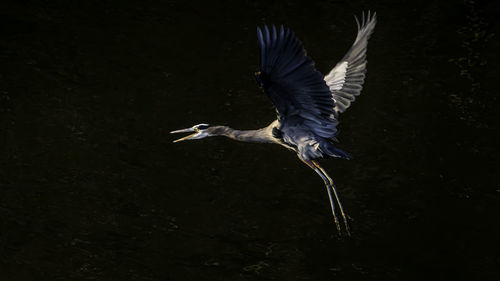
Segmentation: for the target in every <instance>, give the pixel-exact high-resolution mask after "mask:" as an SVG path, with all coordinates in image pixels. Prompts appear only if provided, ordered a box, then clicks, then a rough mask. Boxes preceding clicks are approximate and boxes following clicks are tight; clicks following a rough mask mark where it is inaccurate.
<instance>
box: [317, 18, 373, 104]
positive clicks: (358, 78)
mask: <svg viewBox="0 0 500 281" xmlns="http://www.w3.org/2000/svg"><path fill="white" fill-rule="evenodd" d="M355 19H356V24H357V26H358V35H357V36H356V40H355V41H354V44H353V45H352V46H351V49H350V50H349V51H348V52H347V54H346V55H345V56H344V58H342V60H340V62H338V63H337V65H336V66H335V67H334V68H333V69H332V70H331V71H330V73H328V75H326V76H325V78H324V79H325V81H326V84H327V85H328V87H329V88H330V91H331V94H332V96H333V99H334V100H335V111H336V113H342V112H344V111H345V110H346V109H347V108H348V107H349V106H350V105H351V103H352V102H353V101H354V100H355V99H356V97H357V96H359V94H360V93H361V90H362V89H363V86H362V85H363V83H364V82H365V73H366V64H367V60H366V49H367V46H368V39H370V36H371V34H372V33H373V30H374V29H375V25H376V24H377V16H376V13H373V15H372V16H371V15H370V12H368V15H367V16H366V18H365V14H364V13H363V14H362V16H361V24H360V22H359V20H358V18H357V17H355Z"/></svg>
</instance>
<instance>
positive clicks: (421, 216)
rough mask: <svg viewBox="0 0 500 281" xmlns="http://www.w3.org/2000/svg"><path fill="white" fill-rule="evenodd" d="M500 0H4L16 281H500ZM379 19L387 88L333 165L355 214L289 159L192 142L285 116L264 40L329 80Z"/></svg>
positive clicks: (360, 114) (222, 143) (369, 86)
mask: <svg viewBox="0 0 500 281" xmlns="http://www.w3.org/2000/svg"><path fill="white" fill-rule="evenodd" d="M494 3H495V1H473V0H465V1H399V0H388V1H291V0H286V1H271V0H269V1H250V0H247V1H199V2H198V1H174V0H165V1H137V2H135V1H8V2H4V3H2V4H0V28H1V33H0V37H1V38H0V65H1V68H0V116H1V117H0V153H1V154H0V161H1V162H0V228H1V229H0V262H1V264H0V279H1V280H6V281H7V280H23V281H28V280H173V281H174V280H232V281H233V280H498V278H499V271H500V257H499V250H500V249H499V248H500V247H499V244H500V243H499V239H498V237H499V234H500V233H499V225H500V223H499V219H498V214H499V209H500V204H499V203H500V200H499V198H500V187H499V184H498V183H499V178H498V174H497V172H498V155H499V154H498V141H497V138H496V136H495V134H496V133H498V131H499V120H500V118H499V114H498V106H499V102H498V67H497V65H498V64H499V60H498V55H497V54H498V49H499V44H498V34H496V33H497V32H498V21H496V22H495V21H494V20H493V19H494V17H495V16H497V15H498V14H499V12H500V11H499V10H500V9H499V8H498V5H495V4H494ZM368 9H371V10H372V11H377V14H378V20H379V21H378V25H377V27H376V30H375V33H374V35H373V36H372V39H371V40H370V44H369V48H368V60H369V64H368V76H367V80H366V83H365V87H364V90H363V92H362V95H361V96H360V98H359V99H358V100H357V101H356V102H355V104H354V105H353V106H352V107H351V108H350V109H349V110H348V112H346V113H345V114H343V115H342V116H341V125H340V134H339V139H340V144H339V145H338V146H339V147H340V148H342V149H343V150H346V151H348V152H349V153H351V154H352V155H353V156H354V157H353V159H352V160H350V161H345V160H339V159H332V160H324V161H322V162H321V163H322V165H324V167H325V169H326V170H327V171H328V172H329V173H330V175H331V176H332V177H333V178H334V180H335V181H336V183H337V186H338V189H339V191H340V195H341V198H342V199H343V203H344V207H345V209H346V210H347V212H348V213H349V214H350V216H351V217H353V219H354V221H353V222H352V233H353V235H352V237H350V238H345V237H343V238H339V237H338V235H337V232H336V230H335V226H334V224H333V222H332V219H331V215H330V211H329V204H328V199H327V196H326V192H325V189H324V186H323V184H322V181H321V179H320V178H319V177H318V176H317V175H316V174H315V173H314V172H312V171H311V170H310V169H308V168H307V167H306V166H305V165H303V164H302V163H301V162H300V161H299V160H298V159H297V158H296V156H295V155H294V153H291V152H289V151H286V150H285V149H283V148H282V147H279V146H276V145H266V144H245V143H237V142H234V141H231V140H228V139H225V138H211V139H206V140H201V141H196V142H194V141H193V142H185V143H178V144H172V140H173V136H172V135H170V134H169V131H171V130H174V129H180V128H186V127H190V126H192V125H194V124H198V123H205V122H206V123H210V124H221V125H230V126H232V127H234V128H240V129H255V128H259V127H264V126H266V125H267V124H269V123H270V122H271V121H272V120H274V118H275V114H274V110H273V107H272V104H271V103H270V101H269V100H268V98H267V97H266V95H265V94H263V93H262V92H261V90H260V89H259V88H258V87H257V85H256V84H255V81H254V78H253V73H254V72H255V71H257V70H258V66H257V63H258V58H257V55H258V50H257V43H256V26H258V25H261V24H263V23H275V24H285V25H287V26H289V27H291V28H292V29H293V30H294V31H295V33H296V34H297V36H298V37H299V38H300V39H301V40H302V41H303V43H304V45H305V47H306V48H307V50H308V54H309V55H310V56H311V57H312V58H313V59H314V60H315V61H316V65H317V68H318V69H319V70H320V71H322V72H323V73H326V72H328V71H329V70H330V68H331V67H333V66H334V65H335V63H336V62H337V61H338V60H339V59H340V58H341V57H342V56H343V55H344V54H345V52H346V51H347V50H348V48H349V47H350V45H351V44H352V42H353V40H354V38H355V34H356V25H355V22H354V19H353V15H354V14H357V15H360V13H361V11H362V10H368Z"/></svg>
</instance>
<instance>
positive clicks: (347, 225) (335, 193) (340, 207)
mask: <svg viewBox="0 0 500 281" xmlns="http://www.w3.org/2000/svg"><path fill="white" fill-rule="evenodd" d="M311 162H312V163H313V165H314V166H315V167H316V168H317V169H319V170H320V171H321V173H322V174H323V175H324V176H325V177H326V178H327V179H328V182H329V183H330V188H331V189H332V190H333V194H334V195H335V199H336V200H337V204H338V205H339V209H340V214H341V215H342V220H344V225H345V229H346V232H347V235H349V236H351V233H350V232H349V224H348V223H347V217H346V215H345V213H344V208H343V207H342V203H340V198H339V196H338V195H337V190H336V189H335V183H334V182H333V180H332V178H330V177H329V176H328V174H327V173H326V172H325V170H323V168H321V166H320V165H319V163H318V162H317V161H314V160H312V161H311ZM331 200H332V198H331V196H330V202H331Z"/></svg>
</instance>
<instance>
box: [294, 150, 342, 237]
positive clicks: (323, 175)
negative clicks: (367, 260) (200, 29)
mask: <svg viewBox="0 0 500 281" xmlns="http://www.w3.org/2000/svg"><path fill="white" fill-rule="evenodd" d="M299 159H300V160H301V161H302V162H304V163H305V164H306V165H307V166H309V168H311V169H313V170H314V171H315V172H316V173H317V174H318V175H319V176H320V177H321V179H323V181H324V182H325V186H326V191H328V198H330V207H331V208H332V214H333V219H334V221H335V226H337V231H338V232H339V234H341V233H342V232H341V230H340V223H339V220H338V218H337V215H336V214H335V203H334V201H333V197H332V190H333V192H335V189H334V188H332V187H331V184H330V183H331V182H332V181H331V179H330V177H328V175H327V174H326V173H325V172H324V170H323V169H322V168H321V167H319V165H317V164H315V163H314V161H311V160H305V159H302V158H301V157H300V156H299ZM335 194H336V193H335ZM339 206H340V208H341V210H342V205H339ZM342 214H343V212H342ZM347 233H348V234H349V229H347ZM349 235H350V234H349Z"/></svg>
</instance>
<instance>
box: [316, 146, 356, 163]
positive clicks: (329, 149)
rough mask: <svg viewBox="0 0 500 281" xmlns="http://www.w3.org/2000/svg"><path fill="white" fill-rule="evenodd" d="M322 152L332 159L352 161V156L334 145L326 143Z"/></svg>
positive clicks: (322, 147)
mask: <svg viewBox="0 0 500 281" xmlns="http://www.w3.org/2000/svg"><path fill="white" fill-rule="evenodd" d="M321 151H323V152H324V153H325V154H327V155H328V156H331V157H339V158H344V159H347V160H349V159H351V155H350V154H349V153H347V152H345V151H343V150H342V149H340V148H337V147H335V146H334V145H333V144H332V143H330V142H324V143H323V144H322V145H321Z"/></svg>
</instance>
